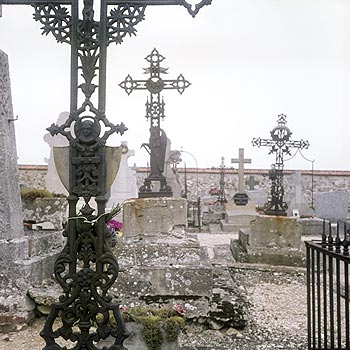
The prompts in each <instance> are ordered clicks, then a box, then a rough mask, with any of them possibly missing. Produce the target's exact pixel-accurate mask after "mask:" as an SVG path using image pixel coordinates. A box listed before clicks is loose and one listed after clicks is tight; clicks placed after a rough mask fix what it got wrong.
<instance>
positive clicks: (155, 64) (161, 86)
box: [119, 49, 191, 95]
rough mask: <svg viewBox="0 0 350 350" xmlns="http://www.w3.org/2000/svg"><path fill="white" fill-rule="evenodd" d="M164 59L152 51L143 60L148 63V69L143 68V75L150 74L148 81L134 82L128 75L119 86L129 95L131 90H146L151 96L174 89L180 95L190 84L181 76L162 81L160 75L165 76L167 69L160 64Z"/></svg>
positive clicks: (154, 50) (155, 50)
mask: <svg viewBox="0 0 350 350" xmlns="http://www.w3.org/2000/svg"><path fill="white" fill-rule="evenodd" d="M164 59H165V57H164V56H162V55H160V54H159V52H158V51H157V49H153V50H152V52H151V54H150V55H148V56H147V57H146V58H145V60H146V61H148V62H149V63H150V67H149V68H144V73H145V74H150V77H149V78H148V79H140V80H134V79H132V78H131V76H130V75H129V74H128V76H127V77H126V78H125V80H124V81H122V82H121V83H120V84H119V86H120V87H121V88H122V89H124V90H125V92H126V93H127V94H128V95H130V94H131V93H132V92H133V90H148V91H149V92H150V93H151V94H159V93H160V92H161V91H162V90H174V89H176V90H177V91H178V92H179V93H180V94H182V93H183V92H184V91H185V89H186V88H188V87H189V86H190V85H191V83H190V82H189V81H187V80H186V79H185V78H184V76H183V75H182V74H180V75H179V76H178V77H177V79H162V78H161V74H167V71H168V68H163V67H161V66H160V63H161V62H162V61H163V60H164Z"/></svg>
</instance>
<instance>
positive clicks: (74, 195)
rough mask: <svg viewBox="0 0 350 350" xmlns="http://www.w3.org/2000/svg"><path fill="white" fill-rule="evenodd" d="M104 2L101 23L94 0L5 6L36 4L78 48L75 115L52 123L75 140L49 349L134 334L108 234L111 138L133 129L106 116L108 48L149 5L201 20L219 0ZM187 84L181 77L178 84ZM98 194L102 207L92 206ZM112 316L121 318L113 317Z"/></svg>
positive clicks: (12, 1)
mask: <svg viewBox="0 0 350 350" xmlns="http://www.w3.org/2000/svg"><path fill="white" fill-rule="evenodd" d="M99 3H100V11H99V18H98V19H97V20H96V19H95V12H94V1H93V0H84V1H83V3H80V2H78V1H76V0H0V5H1V4H4V5H31V6H33V8H34V19H35V20H36V21H38V22H40V23H41V24H42V27H41V29H42V34H45V35H48V34H51V35H53V36H54V38H55V39H56V40H57V42H60V43H66V44H69V45H70V48H71V70H70V72H71V85H70V88H71V94H70V114H69V117H68V119H67V121H66V122H65V123H64V124H62V125H55V124H52V125H51V126H50V127H49V128H48V130H49V131H50V133H51V134H52V135H57V134H62V135H63V136H65V137H66V138H67V139H68V140H69V148H68V152H66V154H65V155H66V163H64V164H65V165H66V171H67V172H68V174H67V178H68V182H67V185H66V187H67V189H68V191H69V196H68V202H69V220H68V224H67V227H66V228H65V230H64V235H65V236H66V237H67V242H66V245H65V247H64V249H63V251H62V252H61V253H60V254H59V256H58V258H57V260H56V262H55V266H54V273H55V277H56V279H57V281H58V283H59V284H60V285H61V287H62V289H63V294H62V295H61V296H60V298H59V301H58V302H57V303H55V304H53V305H52V308H51V312H50V314H49V316H48V317H47V320H46V323H45V326H44V328H43V330H42V332H41V336H42V337H43V338H44V340H45V342H46V345H45V347H44V350H64V349H67V348H69V349H73V348H74V350H99V349H101V348H102V345H99V342H100V341H101V340H104V339H106V338H110V339H112V340H111V343H110V345H108V347H106V346H104V347H103V349H107V348H108V349H110V350H123V349H126V348H125V347H124V346H123V343H124V340H125V339H126V338H127V337H128V332H127V330H126V328H125V325H124V322H123V319H122V317H121V314H120V311H119V305H118V304H116V303H114V302H113V301H112V297H111V295H110V294H109V289H110V287H111V286H112V285H113V283H114V282H115V281H116V279H117V276H118V272H119V268H118V262H117V259H116V257H115V256H114V254H113V252H112V250H111V248H110V246H109V244H108V241H107V239H106V222H107V220H108V217H109V216H108V214H107V213H105V206H106V201H107V199H106V192H107V190H108V185H107V176H108V174H109V170H110V169H109V168H108V166H109V164H108V163H107V162H106V155H107V153H109V151H110V150H108V147H106V141H107V139H108V138H109V136H111V135H112V134H114V133H119V134H120V135H122V134H123V133H124V132H125V131H126V130H127V128H126V126H125V125H124V123H122V122H121V123H119V124H116V125H115V124H113V123H112V122H110V121H109V120H108V118H107V116H106V114H105V104H106V100H105V96H106V58H107V47H108V46H109V44H111V43H116V44H121V43H122V42H123V40H124V39H125V37H126V36H132V35H136V28H135V27H136V25H137V24H138V23H139V22H141V21H142V20H144V16H145V10H146V7H147V6H149V5H180V6H183V7H185V8H186V9H187V11H188V12H189V13H190V14H191V16H193V17H194V16H195V15H196V14H197V13H198V11H199V10H200V9H201V8H202V7H203V6H205V5H209V4H210V3H211V0H202V1H199V2H198V3H197V4H196V5H192V4H190V3H188V2H187V1H186V0H100V2H99ZM81 5H82V6H81ZM7 35H10V34H8V33H7ZM182 83H183V82H181V79H180V80H179V81H178V84H179V87H178V89H181V87H180V84H182ZM155 88H156V87H155ZM95 97H96V98H95ZM62 157H63V158H64V155H63V156H62ZM64 170H65V169H64ZM79 199H82V200H83V202H84V204H83V205H82V207H81V208H78V207H77V204H78V201H79ZM92 199H95V201H96V203H97V209H94V208H93V207H92V204H91V200H92ZM90 204H91V205H90ZM79 212H80V214H77V213H79ZM111 315H113V318H114V320H115V322H114V323H111V322H110V319H111Z"/></svg>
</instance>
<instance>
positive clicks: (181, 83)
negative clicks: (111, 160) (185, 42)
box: [119, 49, 190, 197]
mask: <svg viewBox="0 0 350 350" xmlns="http://www.w3.org/2000/svg"><path fill="white" fill-rule="evenodd" d="M145 59H146V61H147V62H149V64H150V67H149V68H144V73H145V74H149V75H150V76H149V78H148V79H144V80H134V79H132V78H131V76H130V75H128V76H127V77H126V78H125V80H124V81H122V82H121V83H120V84H119V86H120V87H121V88H123V89H124V90H125V91H126V93H127V94H128V95H130V94H131V93H132V92H133V91H134V90H148V91H149V93H150V96H149V100H148V98H147V102H146V118H147V120H150V129H149V130H150V141H149V143H148V144H143V145H142V146H144V147H145V148H146V150H147V151H148V153H149V154H150V159H151V173H150V175H149V177H148V178H146V179H145V182H144V185H143V186H142V187H141V188H140V191H139V197H171V196H172V189H171V187H170V186H168V185H167V183H166V178H165V177H164V175H163V171H164V161H165V152H166V143H167V138H166V134H165V132H164V130H163V129H161V127H160V118H162V119H164V117H165V114H164V105H165V103H164V100H163V97H161V96H160V93H161V92H162V91H163V90H177V91H178V92H179V93H180V94H182V93H183V92H184V91H185V89H186V88H187V87H189V86H190V83H189V82H188V81H187V80H186V79H185V78H184V77H183V75H182V74H180V75H179V76H178V77H177V79H162V77H161V74H167V70H168V68H163V67H161V66H160V64H161V62H162V61H163V60H164V59H165V57H164V56H162V55H160V54H159V52H158V51H157V50H156V49H153V51H152V52H151V54H150V55H148V56H147V57H146V58H145ZM155 181H156V182H159V183H160V189H159V191H152V182H155Z"/></svg>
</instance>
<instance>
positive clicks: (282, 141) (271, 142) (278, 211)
mask: <svg viewBox="0 0 350 350" xmlns="http://www.w3.org/2000/svg"><path fill="white" fill-rule="evenodd" d="M286 119H287V117H286V115H284V114H280V115H279V116H278V120H277V123H278V125H277V126H276V127H275V128H273V129H272V131H271V132H270V134H271V139H262V138H260V137H259V138H254V139H253V140H252V144H253V146H258V147H261V146H267V147H270V151H269V154H272V153H275V155H276V162H275V164H274V165H273V166H272V168H271V170H270V172H269V178H270V180H271V196H270V198H269V200H268V202H267V203H266V204H265V210H264V212H265V214H267V215H278V216H286V215H287V212H286V210H287V207H288V206H287V204H286V202H284V200H283V196H284V187H283V168H284V161H283V156H284V155H285V154H288V155H291V149H292V148H297V149H303V148H308V147H309V141H304V140H300V141H295V140H291V136H292V132H291V131H290V130H289V128H288V127H286V123H287V120H286Z"/></svg>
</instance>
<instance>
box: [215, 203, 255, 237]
mask: <svg viewBox="0 0 350 350" xmlns="http://www.w3.org/2000/svg"><path fill="white" fill-rule="evenodd" d="M257 215H258V213H257V212H256V210H255V203H253V202H251V201H250V200H248V203H247V204H246V205H236V204H235V203H234V202H233V201H229V202H227V203H226V204H225V219H224V220H221V221H220V225H221V229H222V230H223V231H224V232H238V231H239V230H240V229H241V228H249V227H250V223H251V221H253V220H255V219H256V217H257Z"/></svg>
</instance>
